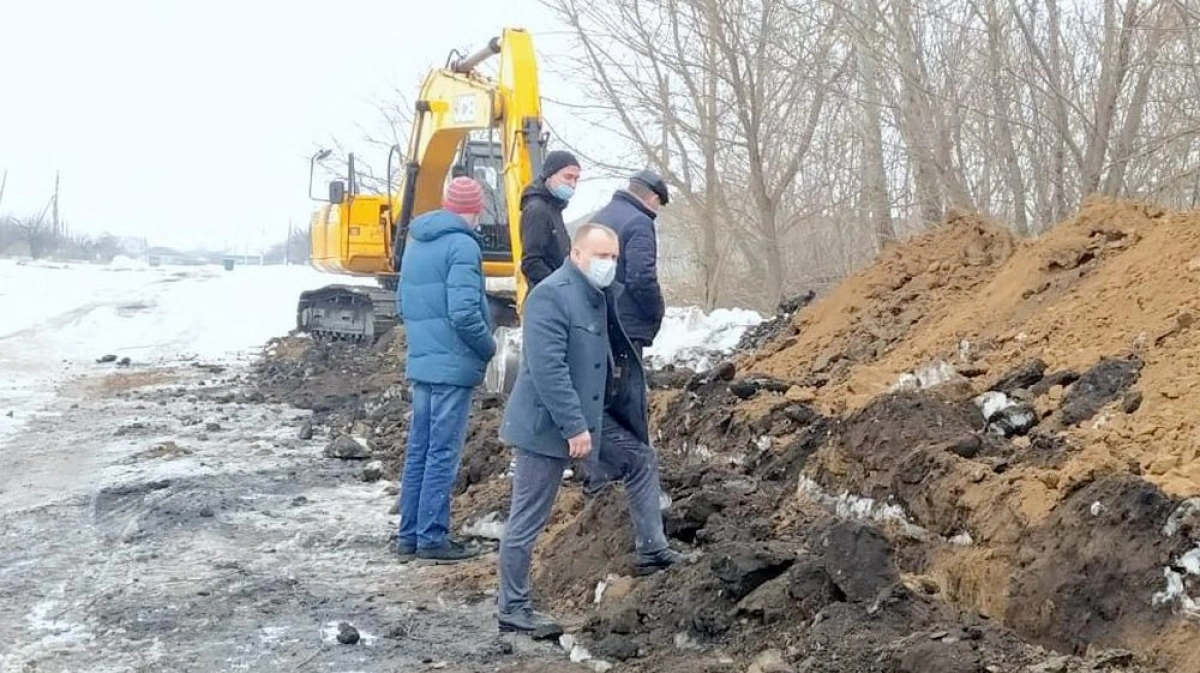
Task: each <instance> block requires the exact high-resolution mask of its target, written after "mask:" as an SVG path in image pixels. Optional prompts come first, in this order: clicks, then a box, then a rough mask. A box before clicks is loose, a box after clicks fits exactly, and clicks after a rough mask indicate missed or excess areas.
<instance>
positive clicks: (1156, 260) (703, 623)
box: [274, 199, 1200, 673]
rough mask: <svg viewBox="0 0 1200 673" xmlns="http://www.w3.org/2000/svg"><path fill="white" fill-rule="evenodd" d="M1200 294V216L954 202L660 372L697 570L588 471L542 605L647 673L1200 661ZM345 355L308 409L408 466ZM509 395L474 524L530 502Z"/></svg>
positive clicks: (671, 481)
mask: <svg viewBox="0 0 1200 673" xmlns="http://www.w3.org/2000/svg"><path fill="white" fill-rule="evenodd" d="M1197 283H1200V214H1188V213H1169V212H1164V211H1162V210H1160V209H1156V208H1153V207H1150V206H1146V205H1143V204H1137V203H1128V202H1119V201H1111V200H1103V199H1096V200H1092V201H1089V202H1088V203H1087V204H1085V206H1084V208H1083V209H1082V210H1081V211H1080V213H1079V214H1078V215H1077V216H1076V217H1074V218H1073V219H1071V220H1070V221H1067V222H1064V223H1063V224H1061V225H1060V226H1058V227H1057V228H1055V229H1054V230H1052V231H1051V232H1050V233H1048V234H1047V235H1045V236H1044V237H1042V238H1041V239H1038V240H1033V241H1017V240H1015V239H1014V238H1013V237H1012V236H1011V235H1010V234H1009V233H1008V232H1007V230H1006V229H1005V228H1003V227H1002V226H999V225H997V224H995V223H991V222H988V221H987V220H985V219H983V218H980V217H977V216H970V215H955V216H952V217H951V218H949V219H948V221H947V222H946V223H944V224H943V225H942V226H940V227H937V228H935V229H933V230H931V231H930V232H928V233H927V234H925V235H924V236H921V237H918V238H916V239H914V240H912V241H909V242H907V243H904V244H901V245H897V246H894V247H892V248H890V249H889V250H887V251H886V252H885V253H884V254H883V255H881V256H880V258H879V260H878V261H877V262H876V263H875V264H873V265H871V266H870V267H868V268H865V269H863V270H862V271H861V272H859V273H858V274H856V275H854V276H853V277H851V278H849V279H847V280H846V281H845V282H844V283H842V284H841V285H840V286H838V287H837V288H835V289H833V290H832V291H831V292H830V293H829V294H828V295H826V296H824V297H822V298H821V299H819V300H816V301H812V303H809V301H810V300H811V299H812V298H811V297H803V298H801V299H800V300H798V301H797V302H794V303H793V304H794V305H789V306H787V307H783V309H782V310H781V316H780V317H778V318H777V319H776V320H774V321H769V322H768V323H765V324H764V326H763V327H762V328H761V329H759V330H756V331H754V332H752V333H750V334H748V335H747V337H746V340H745V341H744V343H743V349H742V350H741V351H740V352H739V353H738V354H737V355H736V356H735V357H734V358H731V359H730V361H728V362H725V363H722V364H721V365H719V366H717V367H714V368H713V369H711V370H709V371H707V372H705V373H703V374H693V373H691V372H687V371H672V372H666V373H665V374H661V375H658V376H656V377H655V378H654V382H653V386H652V387H653V388H654V392H653V395H652V428H653V430H654V433H655V443H656V448H657V449H658V451H659V454H660V462H661V470H662V477H663V484H664V487H665V488H666V490H667V492H668V493H669V494H670V496H671V498H672V501H673V502H672V505H671V507H670V508H669V509H668V510H667V512H666V514H665V517H666V526H667V530H668V533H669V535H670V536H671V538H672V539H673V541H674V543H675V544H676V545H678V547H679V548H681V549H683V550H686V551H688V552H689V553H690V554H692V555H693V557H694V558H695V561H694V562H693V563H690V564H687V565H685V566H683V567H678V568H673V569H670V570H668V571H666V572H663V573H659V574H657V575H654V576H652V577H650V578H643V579H634V578H632V577H631V574H632V573H631V567H630V561H631V560H632V551H633V547H632V542H631V536H630V532H629V524H628V516H627V512H626V505H625V500H624V497H623V494H622V493H621V491H620V489H616V490H612V491H608V492H605V493H604V494H602V495H601V496H600V497H598V498H596V499H593V500H590V501H586V502H585V501H584V500H583V498H582V497H581V496H580V494H579V493H578V489H577V487H576V486H575V485H574V484H571V483H568V484H567V485H566V487H565V489H564V491H563V495H562V496H561V497H560V502H559V505H558V506H557V507H556V511H555V517H554V521H553V523H552V525H551V526H550V528H549V529H548V530H547V532H546V534H545V535H544V536H543V537H542V539H541V541H540V543H539V547H538V549H537V550H536V556H535V584H534V591H535V594H536V595H535V599H536V600H537V601H538V602H539V605H541V606H543V607H545V608H547V609H550V610H552V611H555V612H556V613H557V614H560V616H563V617H565V618H568V619H570V618H582V619H583V620H585V622H586V626H585V627H584V629H583V633H582V635H583V636H584V638H583V639H582V642H583V644H584V645H586V647H587V648H588V650H589V651H590V652H591V653H592V655H593V656H595V657H600V658H603V659H605V660H607V661H610V662H620V665H621V667H622V669H626V670H647V671H649V670H714V671H716V670H723V671H728V670H745V669H746V667H747V666H749V667H750V668H749V670H758V671H767V670H775V671H786V670H793V671H843V670H855V671H880V672H881V673H882V672H887V673H895V672H897V671H917V670H922V671H925V670H931V671H1017V670H1023V671H1036V672H1041V673H1050V672H1059V673H1062V672H1066V671H1084V670H1113V671H1149V670H1156V668H1155V667H1161V669H1162V670H1167V671H1171V672H1172V673H1200V658H1197V657H1195V656H1194V653H1195V652H1196V651H1198V649H1200V630H1197V628H1196V623H1195V619H1196V618H1200V599H1197V598H1196V596H1197V594H1200V460H1198V458H1200V434H1197V433H1198V431H1200V404H1198V402H1200V390H1198V387H1197V386H1195V385H1193V384H1194V382H1195V381H1196V380H1197V379H1200V355H1197V353H1200V334H1198V330H1197V329H1195V325H1194V318H1193V316H1195V315H1197V314H1198V312H1200V293H1197V289H1198V288H1197V287H1196V284H1197ZM382 352H383V353H387V352H389V351H388V348H386V347H385V348H383V349H382ZM343 356H345V357H350V358H351V359H353V358H357V357H362V356H358V355H347V354H341V353H339V354H338V355H337V357H343ZM322 357H324V356H320V355H311V356H310V355H307V354H305V355H304V357H300V358H293V359H296V361H297V362H298V364H297V365H289V366H294V367H298V368H299V369H300V371H302V372H303V375H302V376H301V377H300V378H301V379H303V385H301V386H300V388H305V387H312V386H314V385H315V386H316V388H315V390H320V389H321V386H325V385H326V382H329V385H330V387H329V388H328V391H322V392H307V393H300V392H297V391H290V392H289V393H288V395H290V398H289V401H291V399H298V400H301V401H308V403H310V404H317V405H323V404H324V405H328V406H331V407H336V409H337V410H336V412H334V411H325V412H322V413H325V414H326V416H325V418H327V419H329V420H328V422H330V423H334V424H340V426H341V427H342V431H345V432H353V433H355V434H358V435H363V434H364V433H368V434H369V435H370V436H371V437H373V439H372V440H371V441H372V450H373V451H376V452H384V451H390V452H391V453H390V454H388V455H390V456H399V455H402V451H403V435H404V426H405V420H404V413H405V411H406V409H407V407H406V406H405V405H406V404H407V403H406V402H405V401H404V395H403V393H402V391H401V392H400V393H396V392H395V390H396V389H397V387H396V386H397V380H398V376H399V373H398V370H397V369H395V368H394V367H393V368H392V370H391V371H390V372H389V376H391V377H392V378H391V379H390V380H386V377H383V376H382V375H380V377H377V378H375V379H372V378H371V377H372V375H371V374H370V373H369V372H370V371H375V372H379V371H380V370H378V369H373V368H374V367H377V366H380V365H381V364H383V365H388V363H389V361H388V360H387V359H386V356H382V355H380V354H379V353H375V354H373V355H371V356H370V357H374V358H377V359H378V358H381V357H382V358H383V359H382V360H380V361H378V362H373V363H365V364H364V365H362V368H361V369H360V368H359V365H357V364H355V365H328V366H327V365H324V364H321V363H322V362H323V360H322ZM331 357H332V356H331ZM335 359H336V358H335ZM314 362H315V364H314ZM345 367H349V370H350V371H353V372H359V375H357V376H355V377H354V378H355V381H354V382H353V384H352V385H351V384H349V383H337V382H339V381H341V379H342V377H343V376H344V373H343V372H342V370H341V368H345ZM285 369H286V367H285ZM326 370H328V373H326ZM274 375H275V376H276V377H277V378H279V372H277V371H276V372H274ZM323 377H327V378H323ZM281 378H282V380H292V379H291V378H289V376H282V377H281ZM364 382H370V385H372V386H375V388H374V392H364V390H365V389H364V385H365V383H364ZM339 385H341V386H343V387H341V388H339V387H338V386H339ZM329 391H332V392H329ZM389 391H392V392H389ZM329 400H335V401H338V402H339V403H340V406H339V405H336V404H333V403H332V402H329ZM301 406H303V405H301ZM310 408H316V407H310ZM500 413H501V409H500V402H499V401H498V400H494V399H490V398H486V397H484V398H481V400H480V404H479V408H477V409H476V410H475V411H474V412H473V414H472V421H471V430H470V437H469V439H468V444H467V447H466V449H465V451H464V465H463V470H462V474H461V475H460V483H459V488H458V489H457V493H458V494H459V495H458V498H457V499H456V504H455V508H456V512H457V513H458V514H459V515H468V514H469V516H473V517H478V516H482V515H483V514H485V513H497V516H498V517H499V520H501V521H502V520H503V515H504V513H505V512H506V510H507V499H508V494H509V489H508V482H507V479H506V478H505V476H504V474H503V471H504V468H505V467H506V466H507V463H508V459H509V455H510V454H509V451H508V449H507V448H506V447H504V446H503V445H502V444H500V442H499V441H498V438H497V427H498V419H499V414H500ZM356 423H358V424H360V425H359V426H358V427H357V429H356V427H355V424H356ZM364 423H365V424H366V425H362V424H364ZM383 444H388V445H389V448H386V449H385V448H384V447H383V446H382V445H383ZM390 465H392V466H393V467H394V468H395V467H398V465H399V463H398V462H392V463H390ZM493 567H494V562H493V561H491V560H486V561H481V562H480V563H479V564H470V565H469V567H465V568H461V569H458V570H454V571H446V585H447V586H448V587H454V586H458V587H466V588H467V590H470V591H481V590H483V589H484V588H485V587H487V588H492V587H494V576H493V572H494V571H493ZM731 667H733V668H732V669H731Z"/></svg>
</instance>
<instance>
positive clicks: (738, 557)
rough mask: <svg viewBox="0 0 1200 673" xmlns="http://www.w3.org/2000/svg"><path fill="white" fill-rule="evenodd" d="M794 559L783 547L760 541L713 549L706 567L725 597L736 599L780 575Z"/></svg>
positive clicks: (793, 554)
mask: <svg viewBox="0 0 1200 673" xmlns="http://www.w3.org/2000/svg"><path fill="white" fill-rule="evenodd" d="M795 560H796V556H795V552H794V551H793V550H791V549H789V548H788V546H787V545H785V544H779V543H768V542H761V543H758V544H755V545H751V546H743V545H726V546H723V547H720V548H717V549H714V550H713V554H712V559H711V561H710V562H709V565H710V567H711V569H712V573H713V575H715V576H716V577H717V579H719V580H721V582H722V583H723V584H724V585H725V589H726V591H727V592H728V595H729V597H730V598H731V599H733V600H740V599H741V598H743V597H745V596H747V595H749V594H750V592H752V591H754V590H755V589H757V588H758V587H759V586H760V585H762V584H763V583H765V582H767V581H769V580H772V579H774V578H776V577H779V576H780V575H782V574H783V573H784V572H785V571H787V569H788V567H789V566H791V565H792V563H794V562H795Z"/></svg>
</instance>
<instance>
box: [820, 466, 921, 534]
mask: <svg viewBox="0 0 1200 673" xmlns="http://www.w3.org/2000/svg"><path fill="white" fill-rule="evenodd" d="M796 494H797V495H799V496H803V497H807V498H809V499H811V500H813V501H815V502H817V503H818V504H821V505H824V506H825V507H828V508H829V509H832V510H833V511H834V513H835V514H837V515H838V516H840V517H842V518H845V519H869V520H873V521H881V522H882V521H897V522H900V523H908V516H907V515H905V513H904V509H903V508H901V507H900V506H899V505H888V504H885V503H881V502H879V501H877V500H875V499H873V498H863V497H860V496H857V495H851V494H850V493H849V492H848V491H847V492H843V493H842V494H841V495H838V496H835V495H833V494H831V493H829V492H828V491H826V490H825V489H824V488H822V487H821V485H820V484H818V483H817V482H815V481H813V480H812V479H809V478H808V477H806V476H804V475H800V484H799V486H798V487H797V488H796Z"/></svg>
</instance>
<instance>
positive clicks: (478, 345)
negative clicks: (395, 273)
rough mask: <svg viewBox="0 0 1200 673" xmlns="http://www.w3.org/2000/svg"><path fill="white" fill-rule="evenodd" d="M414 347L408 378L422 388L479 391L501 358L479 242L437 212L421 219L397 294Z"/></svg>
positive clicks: (414, 226)
mask: <svg viewBox="0 0 1200 673" xmlns="http://www.w3.org/2000/svg"><path fill="white" fill-rule="evenodd" d="M397 299H398V303H399V309H400V315H401V319H402V320H403V321H404V331H405V336H406V337H407V341H408V361H407V364H406V367H405V373H406V374H407V376H408V378H409V380H411V381H418V382H421V383H440V384H445V385H454V386H466V387H474V386H477V385H479V384H480V383H481V382H483V373H484V371H485V370H486V369H487V364H488V361H489V360H491V359H492V356H493V355H495V353H496V342H495V340H494V339H493V338H492V326H491V318H490V316H489V315H488V303H487V295H486V292H485V286H484V281H483V253H482V252H481V249H480V245H479V237H478V235H477V234H476V233H475V232H474V231H472V230H471V229H470V228H469V226H468V225H467V221H466V220H464V219H463V218H462V217H459V216H458V215H456V214H454V213H451V212H449V211H446V210H435V211H432V212H429V213H425V214H423V215H421V216H420V217H418V218H416V219H414V220H413V221H412V223H411V224H410V225H409V240H408V242H407V244H406V245H405V247H404V256H403V258H402V259H401V263H400V287H399V291H398V293H397Z"/></svg>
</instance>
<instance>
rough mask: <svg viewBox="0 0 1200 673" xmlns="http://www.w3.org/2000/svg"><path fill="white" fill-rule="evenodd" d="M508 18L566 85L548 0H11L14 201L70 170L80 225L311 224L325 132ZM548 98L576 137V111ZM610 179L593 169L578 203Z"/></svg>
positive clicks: (350, 136)
mask: <svg viewBox="0 0 1200 673" xmlns="http://www.w3.org/2000/svg"><path fill="white" fill-rule="evenodd" d="M504 26H515V27H523V28H526V29H528V30H530V31H531V32H532V33H533V36H534V43H535V46H536V48H537V50H538V52H539V59H540V65H541V66H542V67H541V71H542V72H541V74H542V94H543V96H544V97H560V98H561V97H563V93H564V92H563V87H564V86H569V85H568V84H566V83H563V82H561V81H556V78H554V77H553V76H552V74H551V73H550V72H548V70H549V68H548V66H547V61H548V60H549V59H552V58H553V57H554V53H555V50H556V49H557V50H561V49H565V48H567V42H566V39H567V38H566V35H565V34H564V33H563V32H562V28H561V27H560V26H558V25H557V24H556V22H555V18H554V17H553V15H551V14H550V12H549V10H547V9H545V8H544V7H542V6H541V5H539V4H538V3H537V2H536V0H449V1H445V2H417V1H416V0H336V1H335V0H327V1H325V2H316V1H315V0H203V1H200V0H105V1H103V2H99V1H97V0H32V1H30V0H0V101H3V102H2V103H0V173H2V172H3V171H4V170H5V169H7V170H8V185H7V189H6V190H5V194H4V201H3V203H0V212H11V213H14V214H18V215H23V214H29V213H35V212H38V211H40V210H41V209H42V208H43V207H44V206H45V204H46V203H47V201H48V199H49V197H50V195H51V194H52V192H53V188H54V174H55V170H59V171H61V173H62V191H61V200H60V208H61V212H62V215H63V217H64V219H65V220H66V221H67V223H68V225H69V226H70V227H71V230H72V231H76V232H85V233H90V234H98V233H100V232H103V231H110V232H112V233H116V234H121V235H132V236H145V237H147V238H148V239H150V242H151V244H152V245H153V244H158V245H170V246H180V247H191V246H200V245H208V246H212V247H218V246H226V247H230V248H237V249H241V248H244V247H246V246H250V247H254V246H256V245H258V244H260V242H261V241H264V240H266V241H275V240H281V239H282V238H283V237H284V236H286V233H287V227H288V220H289V218H291V220H292V222H293V223H294V224H295V225H296V226H307V222H308V214H309V212H310V211H311V209H312V206H313V204H312V202H311V201H309V200H308V197H307V188H308V157H309V156H310V155H311V153H312V151H313V148H314V147H315V146H317V145H320V144H323V143H325V142H326V141H327V140H328V139H329V138H330V137H338V138H340V139H342V140H343V143H344V144H346V145H347V146H349V148H350V149H354V146H355V145H356V144H360V143H359V141H358V138H359V137H360V135H361V134H360V132H359V131H358V129H357V127H356V124H357V125H362V126H366V127H368V128H369V127H371V126H373V125H376V124H378V123H379V121H378V120H379V118H380V117H379V113H378V112H377V111H376V109H375V107H374V102H375V101H377V100H379V99H380V98H381V97H382V96H384V95H386V94H387V92H389V91H391V90H393V89H394V88H396V87H399V88H401V89H402V90H404V91H406V92H407V91H409V90H411V93H410V96H415V94H416V86H417V83H418V82H419V81H420V78H421V77H422V76H423V74H424V73H425V72H426V71H427V70H428V68H430V67H431V66H435V65H441V64H442V63H443V62H444V60H445V58H446V55H447V53H448V52H449V51H450V49H451V48H456V47H457V48H459V49H470V50H472V51H473V50H474V49H476V48H478V47H481V46H483V45H484V44H486V42H487V40H488V39H489V38H491V37H492V36H495V35H499V34H500V32H501V30H502V28H503V27H504ZM543 111H544V113H545V114H546V116H547V119H548V121H549V122H550V124H551V126H552V127H553V128H555V129H556V130H557V131H559V132H560V133H563V134H564V135H566V136H567V137H568V138H569V137H571V134H572V123H571V122H572V120H570V119H567V118H565V115H564V114H563V113H562V112H561V111H559V110H555V107H554V106H552V105H549V104H547V105H545V106H544V110H543ZM576 128H578V127H576ZM588 128H590V126H589V127H587V128H585V129H584V130H585V131H586V130H588ZM592 133H594V131H592ZM359 150H360V151H376V150H375V149H374V148H368V147H366V146H360V147H359ZM584 170H585V178H586V177H588V175H587V166H586V165H585V166H584ZM318 177H320V174H319V173H318ZM318 184H319V183H318ZM613 186H614V183H613V182H611V181H606V182H599V183H597V182H587V183H586V184H581V190H580V195H579V197H577V198H576V199H575V201H573V202H572V204H571V207H570V208H569V209H568V213H567V215H568V217H574V216H577V215H581V214H583V213H584V212H586V210H587V209H590V208H592V207H596V206H598V205H599V204H601V203H603V202H604V201H607V199H608V198H609V196H610V195H611V190H612V187H613ZM323 191H324V190H323V189H318V193H321V192H323Z"/></svg>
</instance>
